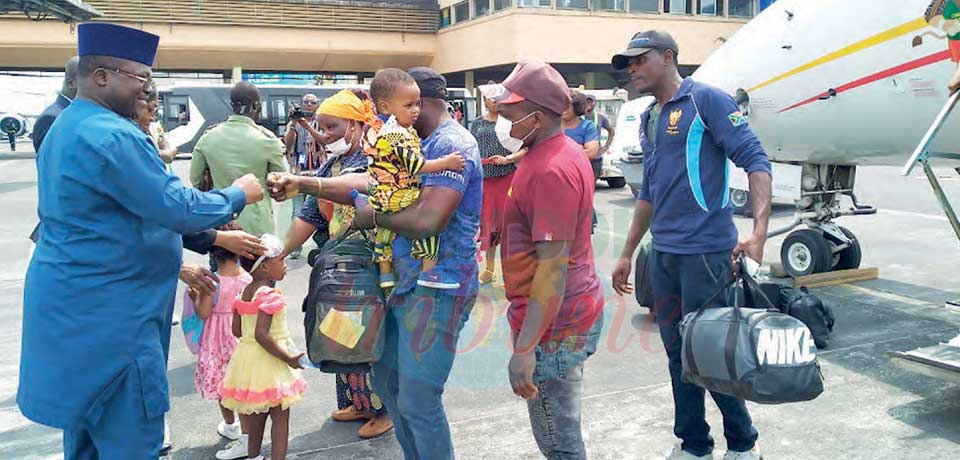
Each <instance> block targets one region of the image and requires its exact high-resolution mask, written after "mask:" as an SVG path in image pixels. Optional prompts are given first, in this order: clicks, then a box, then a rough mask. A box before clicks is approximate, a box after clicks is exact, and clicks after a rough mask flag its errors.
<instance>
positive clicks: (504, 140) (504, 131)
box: [493, 112, 537, 153]
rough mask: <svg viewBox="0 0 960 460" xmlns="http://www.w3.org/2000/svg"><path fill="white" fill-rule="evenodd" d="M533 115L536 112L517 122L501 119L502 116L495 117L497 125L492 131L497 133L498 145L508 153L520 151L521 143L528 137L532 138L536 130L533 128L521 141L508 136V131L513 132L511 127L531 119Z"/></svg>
mask: <svg viewBox="0 0 960 460" xmlns="http://www.w3.org/2000/svg"><path fill="white" fill-rule="evenodd" d="M535 113H537V112H531V113H530V114H529V115H527V116H525V117H523V118H521V119H519V120H517V121H510V120H507V119H506V118H504V117H503V115H500V116H499V117H497V124H496V125H494V127H493V130H494V131H495V132H496V133H497V140H498V141H500V145H502V146H503V148H505V149H507V151H508V152H510V153H517V152H519V151H520V149H522V148H523V142H524V141H526V140H527V138H528V137H530V136H532V135H533V133H534V132H536V131H537V129H536V128H534V129H533V130H531V131H530V132H529V133H527V135H526V136H524V137H523V139H517V138H515V137H513V136H511V135H510V131H511V130H513V125H515V124H517V123H520V122H522V121H523V120H526V119H527V118H530V117H532V116H533V114H535Z"/></svg>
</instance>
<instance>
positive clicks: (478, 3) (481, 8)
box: [473, 0, 490, 18]
mask: <svg viewBox="0 0 960 460" xmlns="http://www.w3.org/2000/svg"><path fill="white" fill-rule="evenodd" d="M488 14H490V0H473V17H475V18H479V17H482V16H486V15H488Z"/></svg>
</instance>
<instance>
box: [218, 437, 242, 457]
mask: <svg viewBox="0 0 960 460" xmlns="http://www.w3.org/2000/svg"><path fill="white" fill-rule="evenodd" d="M238 458H247V435H245V434H242V435H240V439H238V440H236V441H233V442H231V443H229V444H227V446H226V448H225V449H223V450H221V451H219V452H217V460H236V459H238Z"/></svg>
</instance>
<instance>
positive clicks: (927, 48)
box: [694, 0, 960, 381]
mask: <svg viewBox="0 0 960 460" xmlns="http://www.w3.org/2000/svg"><path fill="white" fill-rule="evenodd" d="M951 17H960V0H846V1H836V0H779V1H777V2H776V3H774V4H773V5H771V6H770V7H769V8H767V9H766V10H765V11H763V12H762V13H761V14H760V15H758V16H757V17H756V18H755V19H754V20H752V21H751V22H749V23H747V24H746V25H745V26H744V27H743V28H741V29H740V30H739V31H738V32H737V33H736V34H735V35H734V36H732V37H730V38H729V39H728V40H727V41H726V42H725V44H724V45H722V46H721V47H720V48H719V49H718V50H717V51H716V52H715V53H713V54H712V55H711V56H710V57H709V58H708V59H707V60H706V61H705V62H704V64H703V65H702V66H701V67H700V68H699V69H698V70H697V71H696V72H695V73H694V78H696V79H698V80H699V81H702V82H706V83H710V84H713V85H715V86H718V87H720V88H722V89H724V90H725V91H727V92H729V93H730V94H731V95H733V96H734V98H735V99H736V100H737V101H738V102H739V104H740V108H741V112H742V114H743V116H745V117H747V118H748V119H749V122H750V125H751V126H752V128H753V130H754V131H755V132H756V134H757V135H758V137H759V138H760V139H761V142H762V143H763V144H764V146H765V148H766V150H767V153H768V155H769V156H770V158H771V160H773V161H774V162H775V163H774V165H775V168H774V188H775V190H776V189H777V188H778V183H779V185H780V188H781V189H790V188H796V189H797V190H796V192H798V193H797V194H796V196H795V198H796V204H797V210H796V214H795V219H794V222H793V223H791V224H790V225H789V226H787V227H784V228H781V229H777V230H774V231H772V232H771V235H778V234H784V233H788V232H791V233H790V234H789V235H788V236H787V238H786V240H785V241H784V243H783V246H782V247H781V251H780V256H781V262H782V263H783V266H784V269H785V270H786V271H787V272H788V273H789V274H791V275H794V276H796V275H803V274H809V273H816V272H824V271H829V270H833V269H840V268H855V266H856V265H859V258H860V254H861V252H860V246H859V242H858V241H857V239H856V236H855V235H853V233H852V232H850V231H849V230H847V229H845V228H843V227H840V226H839V225H837V224H836V223H835V222H834V220H835V219H837V218H839V217H841V216H849V215H862V214H871V213H874V212H875V209H874V208H873V207H870V206H865V205H863V204H861V203H859V202H858V201H857V199H856V195H855V194H854V184H855V178H856V172H857V168H859V167H864V166H871V165H891V166H903V165H904V162H905V161H908V160H907V159H908V156H910V152H913V151H914V150H915V149H917V152H920V149H922V148H923V147H925V146H926V147H928V148H929V150H930V151H937V152H947V153H945V154H941V156H943V157H947V158H950V157H951V155H952V158H953V159H954V160H956V159H960V156H958V155H956V154H957V153H960V148H958V146H960V117H956V116H955V117H952V118H946V121H945V122H943V125H942V128H943V129H941V130H940V131H939V132H938V133H937V136H936V137H935V138H933V139H932V142H931V143H929V145H928V144H927V143H926V141H927V139H928V137H926V136H925V133H927V132H928V130H929V131H930V132H934V131H935V130H936V128H937V127H939V125H935V124H934V125H933V129H931V126H932V124H933V123H934V121H935V120H937V121H938V122H939V121H940V120H941V119H943V117H942V115H946V114H947V113H948V107H951V106H946V107H945V103H947V101H948V99H951V102H953V103H954V104H956V100H957V98H955V97H954V98H950V97H949V95H948V90H947V84H948V82H949V80H950V78H951V77H952V76H953V74H954V72H955V71H956V69H957V65H958V62H960V21H958V20H954V19H949V18H951ZM951 38H952V39H951ZM921 139H923V141H924V142H923V143H921V146H920V147H919V148H918V142H921ZM915 155H916V154H915ZM914 160H915V157H911V158H910V160H909V161H908V164H907V167H905V168H904V172H907V171H908V170H909V167H911V166H913V163H912V162H913V161H914ZM928 178H930V175H929V174H928ZM935 180H936V179H935V178H934V179H931V185H933V186H934V187H933V188H934V190H935V191H937V189H938V186H937V185H936V182H935ZM737 182H738V181H737V180H733V179H732V180H731V184H732V188H733V191H732V192H731V196H733V194H734V193H736V192H740V194H741V196H743V195H745V193H744V192H745V191H746V185H745V184H746V181H745V178H741V179H740V180H739V184H738V183H737ZM784 184H787V185H784ZM791 184H792V185H791ZM844 197H846V199H844ZM939 198H940V199H941V204H942V205H943V207H944V211H945V212H946V213H947V214H948V217H949V216H950V215H951V214H953V211H952V208H951V207H950V206H949V202H948V201H947V200H946V199H945V198H946V197H945V196H943V195H941V196H939ZM847 200H849V202H850V204H852V206H850V205H845V204H843V203H844V202H846V201H847ZM954 224H955V222H954ZM801 226H803V227H805V228H802V229H799V230H797V227H801ZM892 357H893V359H894V361H895V362H896V363H897V364H898V365H900V366H902V367H904V368H907V369H910V370H913V371H916V372H921V373H924V374H926V375H931V376H936V377H938V378H943V379H947V380H952V381H960V337H957V338H956V339H954V340H952V341H951V343H945V344H939V345H934V346H931V347H925V348H921V349H917V350H913V351H909V352H903V353H894V354H893V355H892Z"/></svg>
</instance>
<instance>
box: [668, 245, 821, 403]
mask: <svg viewBox="0 0 960 460" xmlns="http://www.w3.org/2000/svg"><path fill="white" fill-rule="evenodd" d="M743 265H744V264H743V263H742V262H740V263H738V264H737V267H736V274H735V275H734V276H733V277H732V279H731V281H730V283H728V284H726V285H725V286H723V288H721V289H720V290H719V291H718V292H717V293H716V294H715V295H714V296H713V297H711V298H710V300H708V301H707V302H705V303H704V306H702V307H700V309H699V310H697V311H694V312H691V313H689V314H687V315H686V316H684V318H683V321H681V322H680V335H681V337H682V339H683V345H682V356H683V358H682V361H683V373H682V378H683V380H684V381H685V382H688V383H692V384H695V385H697V386H700V387H703V388H705V389H707V390H710V391H714V392H717V393H723V394H726V395H730V396H734V397H737V398H741V399H745V400H747V401H753V402H757V403H762V404H782V403H790V402H799V401H809V400H812V399H814V398H816V397H817V396H819V395H820V393H822V392H823V375H822V374H821V372H820V364H819V363H818V362H817V349H816V346H815V345H814V342H813V336H812V335H811V334H810V330H809V329H807V327H806V326H805V325H804V324H803V323H802V322H801V321H800V320H798V319H796V318H794V317H792V316H789V315H785V314H783V313H781V312H780V311H779V310H778V309H777V307H776V306H775V305H774V304H773V303H772V302H771V301H770V299H769V298H767V297H766V295H765V294H763V291H762V290H761V289H759V286H757V282H756V280H754V279H753V278H752V277H750V275H748V274H747V273H746V270H745V269H744V268H743ZM737 279H742V280H744V281H745V282H746V283H747V284H748V285H749V286H750V288H751V289H754V291H755V292H757V293H759V294H760V295H759V296H758V297H760V298H761V299H760V300H761V301H763V302H764V303H765V304H766V306H767V308H768V309H751V308H741V307H739V306H737V304H738V303H737V302H736V301H734V302H733V306H732V307H723V308H706V306H707V305H710V304H711V303H712V302H713V301H714V300H715V299H717V298H719V297H720V296H722V295H724V294H725V293H726V291H727V290H728V289H729V288H730V287H731V286H733V285H734V284H735V283H736V282H737ZM735 300H736V299H735Z"/></svg>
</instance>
